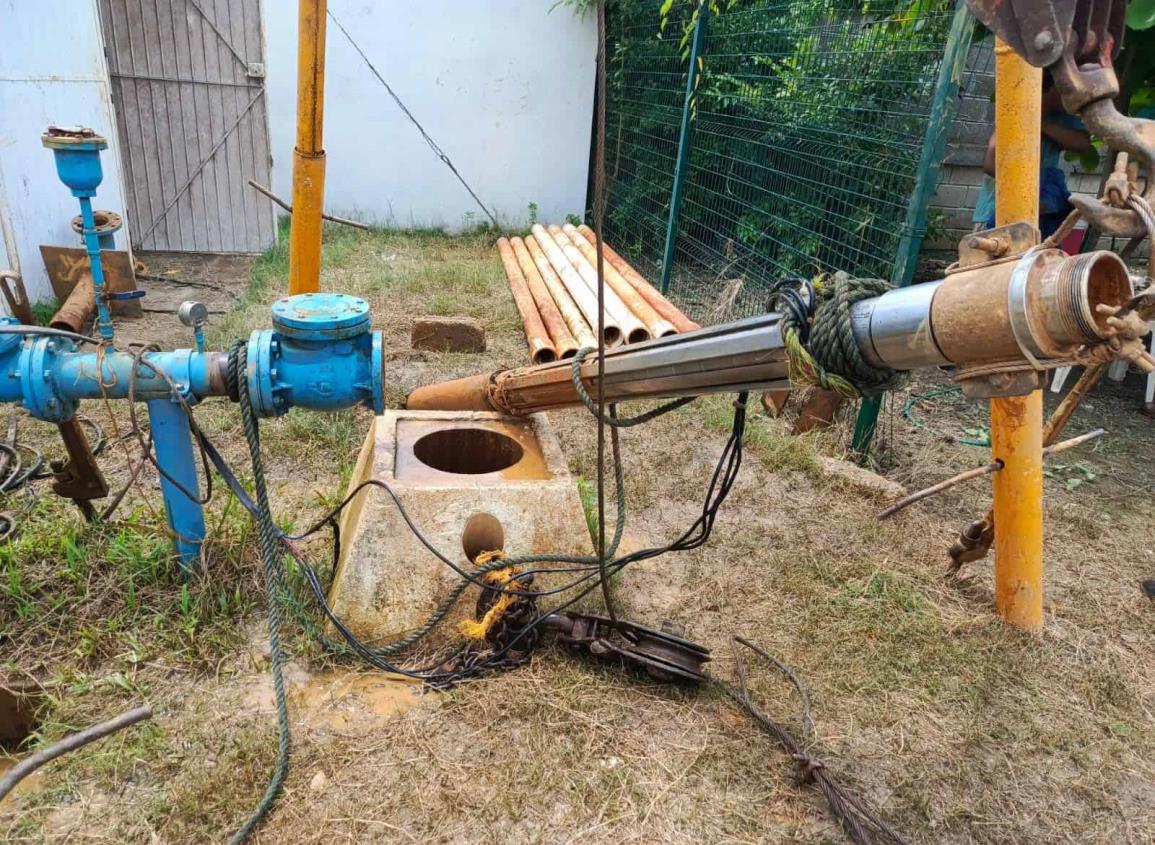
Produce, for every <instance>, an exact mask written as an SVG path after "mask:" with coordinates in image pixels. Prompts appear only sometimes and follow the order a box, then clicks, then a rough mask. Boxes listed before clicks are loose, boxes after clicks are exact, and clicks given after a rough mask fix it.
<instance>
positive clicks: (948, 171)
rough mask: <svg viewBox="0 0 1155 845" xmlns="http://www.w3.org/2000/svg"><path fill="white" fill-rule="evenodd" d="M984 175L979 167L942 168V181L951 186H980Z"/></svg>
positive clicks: (954, 166) (953, 166) (950, 166)
mask: <svg viewBox="0 0 1155 845" xmlns="http://www.w3.org/2000/svg"><path fill="white" fill-rule="evenodd" d="M985 175H986V174H984V173H983V169H982V168H981V167H974V166H972V165H965V166H956V165H947V166H946V167H944V168H943V181H944V182H948V183H949V184H951V185H966V186H967V187H971V186H972V185H981V184H982V183H983V176H985Z"/></svg>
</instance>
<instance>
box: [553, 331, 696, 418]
mask: <svg viewBox="0 0 1155 845" xmlns="http://www.w3.org/2000/svg"><path fill="white" fill-rule="evenodd" d="M596 351H597V350H596V349H595V348H593V347H591V346H583V347H582V348H581V349H579V350H578V351H577V354H576V355H575V356H574V358H573V362H572V363H571V364H570V377H571V378H572V379H573V386H574V390H575V391H577V395H578V399H580V400H581V402H582V404H583V405H585V406H586V410H587V411H589V412H590V413H591V414H593V415H594V417H595V418H596V417H598V405H597V403H596V402H595V401H594V400H593V397H591V396H590V394H589V391H588V390H586V386H585V384H584V383H583V382H582V364H583V363H584V362H585V359H586V358H587V357H589V356H590V355H592V354H593V353H594V352H596ZM697 398H698V397H697V396H683V397H682V398H681V399H674V400H673V401H672V402H666V403H665V404H663V405H658V406H657V407H656V408H651V409H650V410H648V411H644V412H643V413H640V414H638V415H637V416H636V417H606V416H603V417H602V422H604V423H605V424H606V425H609V426H613V427H614V428H629V427H631V426H635V425H641V424H642V423H647V422H649V421H650V420H652V419H657V418H658V417H660V416H662V414H668V413H669V412H670V411H673V410H676V409H677V408H681V407H683V406H684V405H689V404H690V403H691V402H693V401H694V400H695V399H697Z"/></svg>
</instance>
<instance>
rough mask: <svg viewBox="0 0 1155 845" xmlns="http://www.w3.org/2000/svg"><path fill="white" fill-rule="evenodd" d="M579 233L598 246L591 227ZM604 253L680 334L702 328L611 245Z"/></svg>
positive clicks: (580, 228) (603, 247)
mask: <svg viewBox="0 0 1155 845" xmlns="http://www.w3.org/2000/svg"><path fill="white" fill-rule="evenodd" d="M577 228H578V232H579V233H580V234H581V235H582V237H584V238H585V239H586V240H587V241H589V242H590V243H591V244H593V245H594V246H597V242H598V237H597V235H596V234H595V233H594V230H593V229H591V228H590V227H589V226H584V225H583V226H578V227H577ZM602 252H603V254H604V255H605V257H606V260H607V261H609V262H610V263H611V264H613V265H614V267H615V268H617V270H618V272H619V273H621V274H622V278H624V279H625V280H626V281H627V282H629V283H630V284H631V285H632V286H633V288H634V290H636V291H637V292H638V293H639V294H640V295H641V297H642V298H643V299H645V300H646V302H648V303H649V304H650V307H651V308H653V309H654V310H655V311H657V312H658V313H659V314H661V315H662V316H663V317H664V318H665V319H667V320H669V321H670V322H671V323H672V324H673V325H674V328H676V329H677V330H678V331H680V332H693V331H697V330H698V329H700V328H702V327H701V326H699V325H698V324H697V323H695V322H694V321H693V320H691V319H690V318H689V317H687V316H686V315H685V314H683V313H682V311H681V309H680V308H678V306H676V305H674V303H672V302H670V300H668V299H666V297H664V296H663V295H662V293H661V291H659V290H658V289H657V288H656V287H654V286H653V285H651V284H650V283H649V282H648V281H646V277H645V276H643V275H642V274H641V273H639V272H638V271H637V270H635V269H634V268H633V267H632V266H630V263H629V262H628V261H626V259H624V258H622V257H621V256H620V255H619V254H618V253H617V252H615V251H614V249H613V248H612V247H611V246H610V245H609V244H603V246H602Z"/></svg>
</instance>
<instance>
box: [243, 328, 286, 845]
mask: <svg viewBox="0 0 1155 845" xmlns="http://www.w3.org/2000/svg"><path fill="white" fill-rule="evenodd" d="M247 357H248V356H247V350H246V347H244V346H238V347H236V350H235V354H234V355H233V356H232V358H231V362H230V363H231V364H232V373H231V378H232V380H233V381H234V382H235V384H236V385H237V388H238V393H239V398H240V405H241V422H242V423H243V424H244V429H245V440H246V441H247V443H248V446H249V457H250V458H251V459H252V462H253V486H254V487H255V488H256V494H257V507H258V508H259V511H260V519H259V520H258V522H259V524H260V534H261V563H262V565H263V567H264V574H265V594H266V601H267V603H268V608H267V611H266V612H267V614H268V625H269V664H270V666H271V668H272V674H273V697H274V700H275V701H276V705H277V761H276V764H275V765H274V767H273V776H272V777H271V778H270V779H269V785H268V786H267V787H265V792H264V795H262V796H261V800H260V802H258V804H257V807H256V809H255V810H253V813H252V815H251V816H249V818H248V819H247V820H246V821H245V823H244V824H243V825H241V827H240V828H238V829H237V831H236V833H234V834H233V835H232V837H230V838H229V845H240V843H243V842H247V841H248V838H249V837H250V836H251V835H252V834H253V831H254V830H256V829H257V827H258V826H259V825H260V824H261V822H262V821H264V818H265V816H266V815H267V814H268V812H269V810H270V809H272V806H273V804H274V803H276V800H277V797H278V796H279V795H280V794H281V789H282V787H284V785H285V778H286V777H287V776H288V774H289V755H290V753H291V749H292V735H291V733H290V729H289V708H288V704H287V702H286V699H285V676H284V671H283V664H284V659H285V656H284V651H283V650H282V648H281V611H280V603H279V601H278V599H279V597H280V596H281V595H282V594H283V593H284V583H283V578H282V575H281V565H280V561H281V555H280V538H279V536H278V532H277V527H276V524H275V523H274V522H273V515H272V511H271V510H270V508H269V491H268V489H267V488H266V486H265V468H264V463H263V462H262V460H261V439H260V433H259V431H258V429H257V420H256V417H255V416H254V415H253V404H252V402H251V401H250V400H249V382H248V379H247V378H245V366H246V359H247Z"/></svg>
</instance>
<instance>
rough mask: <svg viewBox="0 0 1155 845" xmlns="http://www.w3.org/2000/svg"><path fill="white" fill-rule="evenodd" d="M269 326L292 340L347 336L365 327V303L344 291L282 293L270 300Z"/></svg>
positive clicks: (367, 326)
mask: <svg viewBox="0 0 1155 845" xmlns="http://www.w3.org/2000/svg"><path fill="white" fill-rule="evenodd" d="M273 328H275V329H276V330H277V331H278V332H279V333H280V334H281V335H283V336H284V337H289V338H292V339H293V340H301V341H306V342H308V341H318V342H320V341H330V340H348V339H349V338H353V337H357V336H358V335H361V334H364V333H365V332H367V331H368V330H369V303H368V302H366V301H365V300H363V299H361V298H359V297H356V296H350V295H349V294H347V293H299V294H297V295H296V296H282V297H281V298H280V299H278V300H277V301H276V302H274V303H273Z"/></svg>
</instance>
